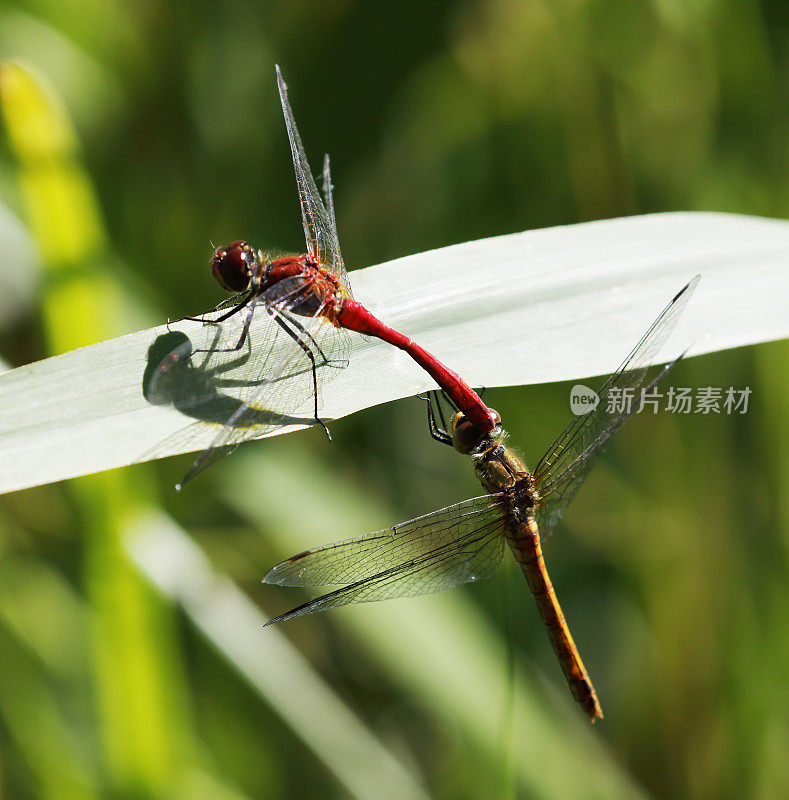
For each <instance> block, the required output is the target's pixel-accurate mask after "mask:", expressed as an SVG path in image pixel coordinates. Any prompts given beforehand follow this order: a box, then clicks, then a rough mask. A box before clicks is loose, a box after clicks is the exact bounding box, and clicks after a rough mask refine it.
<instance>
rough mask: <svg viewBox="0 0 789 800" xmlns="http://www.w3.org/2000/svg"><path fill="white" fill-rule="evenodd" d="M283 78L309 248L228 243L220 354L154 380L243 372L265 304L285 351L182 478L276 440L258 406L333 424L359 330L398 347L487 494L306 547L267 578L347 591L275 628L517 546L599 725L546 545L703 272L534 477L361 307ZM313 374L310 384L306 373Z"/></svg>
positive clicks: (472, 408) (488, 418) (498, 430)
mask: <svg viewBox="0 0 789 800" xmlns="http://www.w3.org/2000/svg"><path fill="white" fill-rule="evenodd" d="M277 83H278V87H279V93H280V99H281V101H282V109H283V112H284V115H285V124H286V128H287V132H288V138H289V140H290V146H291V152H292V155H293V163H294V168H295V172H296V181H297V184H298V190H299V198H300V202H301V212H302V221H303V224H304V232H305V237H306V242H307V252H306V253H305V254H303V255H288V256H281V257H278V258H271V257H268V256H267V255H266V254H264V253H262V252H261V251H259V250H256V249H254V248H253V247H251V246H250V245H249V244H248V243H246V242H242V241H238V242H234V243H232V244H231V245H229V246H228V247H225V248H221V249H219V250H217V251H216V253H215V254H214V258H213V260H212V270H213V273H214V276H215V277H216V279H217V280H218V282H219V283H220V285H221V286H222V287H223V288H224V289H225V290H227V291H230V292H232V293H233V295H232V297H231V298H230V299H229V300H226V301H224V302H223V303H220V304H219V305H218V306H217V307H216V308H215V309H213V310H212V311H211V312H208V315H204V316H203V317H200V318H196V319H199V320H200V321H203V322H206V323H207V324H208V325H211V326H213V328H215V329H216V336H215V337H214V341H213V342H212V346H211V347H208V348H201V349H194V348H192V347H191V345H190V344H188V346H184V345H183V344H182V345H179V347H177V348H176V349H175V350H173V351H172V352H171V353H170V354H169V355H168V356H167V357H166V358H165V359H164V360H163V361H162V362H161V364H160V365H159V367H158V369H157V376H156V379H157V380H159V381H164V379H165V378H166V377H167V376H171V375H172V374H173V373H174V372H175V371H176V369H177V368H178V367H183V365H184V364H185V363H192V362H191V360H192V359H193V358H194V357H195V356H196V355H197V354H198V353H199V354H201V358H203V362H204V363H203V365H202V366H203V368H204V369H205V368H206V362H207V363H208V364H210V363H211V361H212V360H215V361H216V363H217V364H218V365H220V366H219V367H217V369H219V368H221V369H223V370H225V371H228V370H232V366H233V363H234V362H233V361H232V359H233V358H234V357H235V355H236V354H240V353H241V352H242V351H243V350H244V349H245V348H246V349H247V350H248V351H251V348H252V343H251V334H250V331H251V326H252V322H253V317H254V315H255V312H256V311H260V310H262V311H263V312H264V313H265V314H266V315H267V316H268V317H269V318H270V324H269V325H268V326H267V327H266V328H265V329H263V330H264V335H263V341H262V342H256V343H255V349H256V350H262V351H263V352H264V354H265V353H267V352H270V351H271V352H273V351H277V352H282V353H283V355H281V356H280V357H279V358H278V359H277V360H274V361H273V362H272V360H270V359H268V358H261V359H258V360H257V361H255V362H253V364H257V369H256V371H255V372H253V373H250V372H249V370H248V369H247V375H246V378H245V381H244V386H245V394H244V395H243V396H242V397H241V398H240V399H239V403H238V405H237V407H236V408H235V410H234V411H233V413H232V415H231V416H230V417H229V419H227V421H226V422H225V423H224V424H223V425H222V426H221V428H220V430H219V432H218V433H217V435H216V436H215V438H214V440H213V441H212V442H211V444H210V446H209V447H207V448H206V449H205V450H204V451H203V452H202V453H201V454H200V455H199V456H198V457H197V459H196V460H195V462H194V464H193V466H192V468H191V469H190V470H189V472H188V473H187V475H186V476H185V478H184V480H183V481H182V484H183V483H186V481H188V480H191V479H192V478H194V477H195V476H196V475H197V474H198V473H199V472H200V471H201V470H203V469H205V468H206V467H207V466H208V465H209V464H210V463H211V462H212V461H213V460H214V459H215V458H216V457H218V456H219V455H221V454H222V453H224V452H227V450H228V449H229V448H230V447H232V446H234V445H237V444H239V443H240V442H242V441H244V440H246V439H251V438H257V437H259V436H261V435H262V434H263V433H265V431H266V427H265V424H263V423H258V424H254V423H252V422H248V420H249V419H250V418H254V415H255V414H256V413H257V410H258V409H260V408H264V409H278V410H281V411H287V412H288V413H290V412H292V411H295V410H298V409H299V408H300V406H302V405H304V404H305V403H307V402H310V403H311V412H312V416H313V417H314V421H315V422H316V423H317V424H320V425H322V426H323V427H324V429H326V426H325V424H324V423H323V422H322V420H321V419H320V417H319V399H318V398H319V392H320V389H321V387H322V385H324V384H325V382H326V380H327V379H328V378H329V377H330V376H331V375H332V374H336V371H337V369H338V368H341V367H342V366H344V365H345V364H346V363H347V358H346V354H347V352H348V350H349V346H348V339H347V337H348V331H349V330H352V331H357V332H359V333H363V334H367V335H369V336H375V337H377V338H380V339H382V340H383V341H386V342H388V343H390V344H393V345H394V346H395V347H399V348H400V349H402V350H404V351H405V352H407V353H408V354H409V355H410V356H411V357H412V358H413V359H414V360H415V361H416V362H417V363H418V364H419V365H420V366H421V367H423V368H424V369H425V370H426V371H427V372H428V373H429V374H430V375H431V377H433V379H434V380H435V381H436V383H437V384H438V385H439V387H441V391H440V392H437V391H434V392H431V393H430V394H429V395H428V398H427V399H428V425H429V429H430V434H431V436H432V437H433V438H434V439H436V440H437V441H439V442H441V443H443V444H446V445H450V446H453V447H454V449H456V450H458V451H459V452H460V453H462V454H465V455H467V456H469V457H470V458H471V461H472V463H473V465H474V471H475V473H476V475H477V477H478V478H479V480H480V483H481V484H482V487H483V489H484V491H485V492H486V494H485V495H483V496H481V497H475V498H472V499H469V500H465V501H463V502H461V503H457V504H455V505H452V506H448V507H446V508H442V509H440V510H438V511H434V512H432V513H430V514H426V515H425V516H422V517H418V518H416V519H413V520H410V521H408V522H405V523H402V524H400V525H395V526H394V527H392V528H389V529H387V530H383V531H377V532H375V533H371V534H367V535H365V536H361V537H358V538H354V539H347V540H344V541H340V542H335V543H332V544H328V545H324V546H321V547H316V548H313V549H311V550H307V551H305V552H303V553H299V554H298V555H295V556H293V557H291V558H289V559H288V560H286V561H284V562H282V563H281V564H278V565H277V566H275V567H274V568H273V569H271V570H270V571H269V573H268V574H267V575H266V576H265V578H264V580H265V581H266V582H267V583H272V584H277V585H280V586H298V587H308V586H336V587H338V588H336V589H335V590H334V591H331V592H329V593H328V594H325V595H323V596H321V597H318V598H317V599H314V600H311V601H310V602H307V603H304V604H303V605H300V606H298V607H297V608H294V609H293V610H291V611H289V612H287V613H285V614H282V615H281V616H279V617H276V618H275V619H272V620H271V621H270V622H269V623H268V624H273V623H277V622H282V621H285V620H288V619H293V618H294V617H298V616H302V615H304V614H309V613H312V612H315V611H324V610H327V609H330V608H336V607H337V606H341V605H346V604H348V603H359V602H367V601H372V600H384V599H390V598H394V597H404V596H415V595H421V594H427V593H431V592H436V591H439V590H441V589H445V588H448V587H450V586H457V585H459V584H463V583H468V582H472V581H476V580H479V579H481V578H485V577H488V576H490V575H491V574H492V573H493V572H494V571H495V570H496V568H497V567H498V565H499V563H500V562H501V560H502V557H503V554H504V550H505V543H506V545H507V546H508V547H509V549H510V550H511V552H512V553H513V555H514V556H515V558H516V560H517V561H518V563H519V564H520V566H521V569H522V570H523V573H524V575H525V577H526V580H527V582H528V585H529V588H530V590H531V592H532V594H533V595H534V597H535V600H536V602H537V606H538V609H539V611H540V615H541V617H542V619H543V622H544V623H545V625H546V627H547V630H548V635H549V638H550V640H551V643H552V645H553V648H554V651H555V653H556V656H557V658H558V660H559V663H560V665H561V668H562V671H563V673H564V676H565V679H566V680H567V682H568V685H569V687H570V691H571V693H572V695H573V697H574V698H575V699H576V701H577V702H578V703H579V704H580V705H581V707H582V708H583V710H584V711H585V712H586V714H587V715H588V716H589V718H590V719H591V721H592V722H594V720H595V719H597V718H601V717H602V716H603V714H602V710H601V707H600V704H599V702H598V699H597V695H596V693H595V690H594V687H593V686H592V682H591V680H590V679H589V676H588V674H587V671H586V669H585V667H584V665H583V662H582V660H581V657H580V655H579V653H578V649H577V647H576V646H575V643H574V641H573V638H572V636H571V634H570V631H569V628H568V626H567V623H566V621H565V618H564V615H563V613H562V610H561V606H560V605H559V602H558V600H557V598H556V594H555V592H554V589H553V586H552V584H551V580H550V578H549V576H548V572H547V569H546V567H545V561H544V559H543V555H542V548H541V537H545V536H547V535H549V534H550V533H551V532H552V530H553V529H554V527H555V526H556V523H557V522H558V521H559V519H560V517H561V516H562V513H563V511H564V509H565V508H566V507H567V505H568V504H569V503H570V501H571V500H572V498H573V496H574V494H575V492H576V491H577V489H578V487H579V486H580V484H581V483H582V481H583V480H584V478H585V477H586V475H587V474H588V472H589V470H590V469H591V467H592V465H593V464H594V462H595V460H596V458H597V457H598V456H599V454H600V451H601V450H602V448H603V446H604V445H605V444H606V442H607V441H608V440H609V439H610V437H611V436H612V435H613V433H614V432H615V431H616V430H617V429H618V428H619V427H620V426H621V425H622V424H623V423H624V422H625V420H626V419H627V418H628V417H629V416H630V413H631V411H632V410H634V408H631V407H628V408H625V409H621V408H618V407H617V406H616V405H615V404H611V403H609V402H608V399H609V397H613V396H614V395H613V394H612V393H614V392H619V391H622V390H628V389H629V390H631V391H633V392H634V393H635V392H636V391H637V390H638V389H639V388H642V387H645V389H646V390H650V389H651V388H654V387H655V386H657V384H658V383H659V382H660V381H661V380H662V379H663V378H664V377H665V376H666V374H667V373H668V372H669V370H670V369H671V368H672V367H673V366H674V364H675V363H676V362H677V361H678V360H679V358H681V354H680V355H678V356H676V357H675V358H674V359H672V360H670V361H667V362H666V363H664V364H663V365H662V366H659V367H658V368H657V370H656V371H654V372H653V371H651V370H650V367H651V366H652V364H653V362H655V360H656V358H657V355H658V353H659V351H660V350H661V348H662V346H663V344H664V342H665V341H666V339H667V338H668V337H669V335H670V334H671V332H672V330H673V329H674V326H675V324H676V322H677V319H678V318H679V316H680V314H681V313H682V311H683V309H684V308H685V305H686V304H687V302H688V300H689V299H690V296H691V294H692V292H693V290H694V289H695V287H696V285H697V283H698V281H699V276H696V277H695V278H693V280H691V281H690V282H689V283H688V284H687V285H686V286H685V287H684V288H683V289H682V290H681V291H680V292H679V293H678V294H677V295H676V296H675V297H674V298H673V299H672V300H671V302H670V303H669V304H668V306H667V307H666V308H665V309H664V310H663V312H662V313H661V314H660V315H659V316H658V318H657V319H656V320H655V321H654V323H653V324H652V325H651V326H650V327H649V329H648V330H647V332H646V333H645V334H644V336H643V337H642V338H641V340H640V341H639V342H638V344H637V345H636V346H635V348H634V349H633V350H632V352H631V353H630V354H629V355H628V356H627V358H626V359H625V361H624V362H623V363H622V365H621V366H620V367H619V369H618V370H617V371H616V372H615V373H614V374H613V375H611V377H610V378H609V379H608V380H607V381H606V382H605V383H604V384H603V386H602V388H601V390H600V392H599V393H598V398H599V399H598V402H597V404H596V405H595V407H594V408H593V409H592V410H591V412H590V413H588V414H586V415H582V416H577V417H575V418H574V419H573V420H572V421H571V423H570V424H569V425H568V426H567V428H566V429H565V430H564V431H563V433H562V434H561V435H560V436H559V437H558V438H557V439H556V441H555V442H554V443H553V444H552V445H551V446H550V447H549V448H548V450H547V452H546V453H545V455H544V456H543V457H542V458H541V459H540V460H539V461H538V462H537V465H536V466H535V468H534V469H533V470H529V469H527V467H526V466H525V464H524V463H523V461H521V459H520V458H519V456H518V455H516V454H515V452H514V451H513V450H512V449H511V448H510V447H508V446H507V445H506V444H505V438H506V434H505V432H504V430H503V429H502V427H501V424H500V418H499V415H498V414H497V413H496V412H495V411H493V410H492V409H489V408H488V407H487V406H486V405H485V404H484V403H483V402H482V400H481V399H480V397H479V395H478V394H477V393H476V392H474V391H473V390H472V389H471V388H470V387H469V386H468V385H467V384H466V383H464V382H463V380H462V379H461V378H460V376H458V375H457V374H456V373H455V372H453V371H452V370H450V369H448V368H447V367H446V366H444V365H443V364H442V363H441V362H440V361H438V359H436V358H435V357H434V356H432V355H431V354H430V353H428V352H427V351H425V350H424V349H423V348H421V347H419V345H417V344H415V343H414V342H412V341H411V340H410V339H409V338H408V337H406V336H404V335H403V334H401V333H399V332H398V331H395V330H393V329H392V328H390V327H388V326H387V325H385V324H384V323H383V322H381V321H380V320H378V319H377V318H376V317H374V316H373V315H372V314H371V313H370V312H369V311H368V310H367V309H365V308H364V306H362V305H361V304H360V303H358V302H357V301H356V300H354V299H353V295H352V292H351V287H350V283H349V281H348V275H347V273H346V270H345V265H344V263H343V259H342V255H341V252H340V247H339V241H338V238H337V230H336V224H335V218H334V206H333V202H332V186H331V177H330V172H329V161H328V157H327V158H326V159H325V161H324V168H323V199H322V198H321V195H320V194H319V193H318V190H317V187H316V185H315V182H314V180H313V177H312V173H311V171H310V168H309V164H308V163H307V159H306V156H305V153H304V148H303V146H302V144H301V139H300V137H299V134H298V130H297V129H296V123H295V120H294V118H293V113H292V111H291V108H290V104H289V102H288V97H287V89H286V87H285V84H284V81H283V80H282V76H281V74H280V71H279V68H277ZM211 315H213V316H211ZM256 330H257V329H256ZM228 359H231V360H228ZM240 360H241V361H242V362H243V361H245V359H244V358H241V359H240ZM305 364H306V366H307V369H306V371H305V370H304V369H303V367H304V366H305ZM305 375H306V376H307V380H304V379H303V378H304V377H305ZM299 378H302V379H301V380H299ZM195 386H196V388H195ZM188 393H189V396H188V397H184V398H181V401H182V403H183V404H184V405H189V404H192V405H197V404H199V403H201V402H207V401H210V400H212V399H213V397H214V396H215V390H214V389H212V388H211V389H209V388H206V386H205V384H200V383H197V384H196V385H195V384H193V385H192V387H191V388H190V389H189V390H188ZM326 430H327V433H328V429H326Z"/></svg>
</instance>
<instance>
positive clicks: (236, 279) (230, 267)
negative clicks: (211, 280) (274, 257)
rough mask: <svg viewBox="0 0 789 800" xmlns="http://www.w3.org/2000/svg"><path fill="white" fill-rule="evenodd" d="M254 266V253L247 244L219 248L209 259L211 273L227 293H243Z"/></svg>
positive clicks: (240, 243)
mask: <svg viewBox="0 0 789 800" xmlns="http://www.w3.org/2000/svg"><path fill="white" fill-rule="evenodd" d="M254 264H255V253H254V251H253V249H252V247H251V246H250V245H249V244H248V243H247V242H233V243H232V244H229V245H228V246H227V247H220V248H219V250H217V251H216V253H214V257H213V258H212V259H211V272H213V273H214V277H215V278H216V279H217V281H218V282H219V285H220V286H221V287H222V288H223V289H224V290H225V291H227V292H243V291H244V290H245V289H247V288H248V287H249V278H250V275H251V272H252V268H253V267H254Z"/></svg>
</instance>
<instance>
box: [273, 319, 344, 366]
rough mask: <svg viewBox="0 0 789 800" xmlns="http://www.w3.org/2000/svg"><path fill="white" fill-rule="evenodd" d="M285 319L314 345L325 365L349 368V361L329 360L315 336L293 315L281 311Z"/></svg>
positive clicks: (341, 359)
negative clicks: (338, 365) (340, 365)
mask: <svg viewBox="0 0 789 800" xmlns="http://www.w3.org/2000/svg"><path fill="white" fill-rule="evenodd" d="M279 313H280V314H281V315H282V316H283V317H285V319H286V320H287V321H288V322H289V323H290V324H291V325H292V326H293V327H294V328H296V330H297V331H299V333H301V334H302V336H304V337H306V338H307V339H309V340H310V342H311V343H312V346H313V347H314V348H315V349H316V350H317V351H318V352H319V353H320V356H321V358H322V359H323V363H324V364H329V365H331V364H335V363H340V364H342V366H343V367H347V366H348V359H345V358H327V357H326V354H325V353H324V352H323V350H321V348H320V345H319V344H318V343H317V342H316V341H315V338H314V337H313V335H312V334H311V333H310V332H309V331H308V330H307V329H306V328H305V327H304V326H303V325H302V324H301V323H300V322H299V321H298V320H297V319H296V318H295V317H294V316H293V315H292V314H289V313H288V312H287V311H280V312H279Z"/></svg>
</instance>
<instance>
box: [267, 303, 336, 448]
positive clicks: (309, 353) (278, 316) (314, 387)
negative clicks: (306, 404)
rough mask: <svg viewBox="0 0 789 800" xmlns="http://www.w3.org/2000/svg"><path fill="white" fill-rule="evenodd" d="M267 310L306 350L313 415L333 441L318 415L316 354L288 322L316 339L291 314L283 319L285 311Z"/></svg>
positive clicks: (324, 357)
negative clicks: (310, 376)
mask: <svg viewBox="0 0 789 800" xmlns="http://www.w3.org/2000/svg"><path fill="white" fill-rule="evenodd" d="M266 312H267V313H268V314H269V315H270V316H271V318H272V319H273V320H274V322H276V323H277V325H279V326H280V328H282V330H283V331H285V333H287V334H288V336H290V338H291V339H293V341H294V342H296V344H297V345H298V346H299V347H300V348H301V349H302V350H303V351H304V355H306V356H307V358H308V359H309V360H310V362H311V363H312V392H313V397H314V399H315V408H314V411H313V415H314V417H315V421H316V422H317V423H318V424H319V425H320V426H321V427H322V428H323V430H324V431H325V432H326V435H327V436H328V437H329V441H330V442H331V441H332V438H331V433H330V432H329V429H328V428H327V427H326V424H325V423H324V421H323V420H322V419H321V418H320V417H319V416H318V371H317V366H316V364H315V354H314V353H313V352H312V350H311V349H310V347H309V345H308V344H307V343H306V342H305V341H304V339H303V338H302V337H301V336H299V334H298V333H296V331H293V330H291V329H290V327H289V326H288V322H290V323H291V324H294V325H295V326H296V327H297V328H299V330H300V331H301V332H302V333H305V334H306V335H307V336H308V337H309V338H310V339H311V340H312V342H313V344H315V340H314V339H313V338H312V336H310V334H309V333H308V332H307V331H305V330H304V328H303V326H301V325H300V324H299V323H298V322H296V320H294V319H291V318H290V317H289V316H288V319H287V321H286V320H285V319H283V313H282V312H281V311H278V310H277V309H275V308H271V307H270V306H266ZM315 346H316V348H317V350H318V352H319V353H320V354H321V357H322V358H323V360H324V361H325V362H327V363H328V359H327V358H326V356H325V355H323V352H322V351H321V349H320V347H318V346H317V344H315Z"/></svg>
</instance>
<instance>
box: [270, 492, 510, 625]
mask: <svg viewBox="0 0 789 800" xmlns="http://www.w3.org/2000/svg"><path fill="white" fill-rule="evenodd" d="M505 510H506V501H505V500H504V499H503V497H502V496H500V495H485V496H484V497H476V498H473V499H471V500H464V501H463V502H462V503H456V504H455V505H452V506H447V507H446V508H442V509H440V510H439V511H434V512H432V513H431V514H426V515H424V516H422V517H417V518H416V519H412V520H410V521H409V522H404V523H402V524H401V525H395V526H394V527H393V528H388V529H386V530H383V531H377V532H376V533H369V534H367V535H366V536H360V537H358V538H356V539H346V540H344V541H341V542H334V543H333V544H328V545H324V546H323V547H316V548H313V549H312V550H306V551H305V552H303V553H299V554H298V555H296V556H293V557H292V558H289V559H288V560H287V561H283V562H282V563H281V564H277V566H275V567H273V568H272V569H271V570H270V571H269V573H268V574H267V575H266V577H265V578H264V579H263V580H264V581H265V582H266V583H274V584H277V585H279V586H325V585H332V584H334V585H339V586H341V587H342V588H340V589H337V590H336V591H334V592H330V593H329V594H326V595H323V596H322V597H318V598H317V599H315V600H311V601H310V602H308V603H304V605H301V606H298V607H297V608H294V609H293V610H292V611H288V612H287V613H285V614H282V615H280V616H279V617H276V618H275V619H272V620H271V621H270V622H268V623H267V624H268V625H271V624H273V623H275V622H282V621H284V620H286V619H293V618H294V617H300V616H302V615H304V614H311V613H313V612H315V611H325V610H327V609H329V608H336V607H337V606H342V605H347V604H348V603H363V602H369V601H372V600H387V599H390V598H394V597H411V596H415V595H420V594H430V593H431V592H438V591H440V590H441V589H446V588H448V587H450V586H457V585H459V584H461V583H468V582H470V581H476V580H479V579H481V578H487V577H489V576H490V575H491V574H492V573H493V572H494V571H495V569H496V567H498V565H499V563H500V562H501V557H502V553H503V548H504V536H503V533H504V529H505V528H506V524H507V523H506V516H505Z"/></svg>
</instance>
